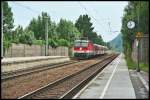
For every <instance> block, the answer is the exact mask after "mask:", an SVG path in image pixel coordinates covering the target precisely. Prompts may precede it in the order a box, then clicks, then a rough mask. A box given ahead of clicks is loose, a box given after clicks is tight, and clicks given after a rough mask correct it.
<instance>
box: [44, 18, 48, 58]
mask: <svg viewBox="0 0 150 100" xmlns="http://www.w3.org/2000/svg"><path fill="white" fill-rule="evenodd" d="M44 18H45V19H46V20H45V41H46V44H45V56H48V17H44Z"/></svg>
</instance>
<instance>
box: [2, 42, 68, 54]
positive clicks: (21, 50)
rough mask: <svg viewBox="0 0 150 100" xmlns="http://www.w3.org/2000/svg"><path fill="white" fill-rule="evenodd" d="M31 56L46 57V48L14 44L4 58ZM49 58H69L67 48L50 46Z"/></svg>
mask: <svg viewBox="0 0 150 100" xmlns="http://www.w3.org/2000/svg"><path fill="white" fill-rule="evenodd" d="M29 56H45V46H44V45H43V46H40V45H31V46H30V45H26V44H14V43H13V44H12V46H11V47H10V48H9V49H8V50H7V51H6V52H5V54H4V57H29ZM48 56H68V48H67V47H57V48H52V47H51V46H49V49H48Z"/></svg>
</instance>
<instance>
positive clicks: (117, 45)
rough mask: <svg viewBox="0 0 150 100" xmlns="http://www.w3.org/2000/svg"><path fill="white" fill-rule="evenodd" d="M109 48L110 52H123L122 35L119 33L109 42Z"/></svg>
mask: <svg viewBox="0 0 150 100" xmlns="http://www.w3.org/2000/svg"><path fill="white" fill-rule="evenodd" d="M108 43H109V46H110V47H111V49H112V50H115V51H117V52H122V51H123V47H122V44H123V41H122V34H121V33H120V34H119V35H118V36H117V37H116V38H114V39H113V40H111V41H109V42H108Z"/></svg>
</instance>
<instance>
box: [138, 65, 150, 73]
mask: <svg viewBox="0 0 150 100" xmlns="http://www.w3.org/2000/svg"><path fill="white" fill-rule="evenodd" d="M139 67H140V69H141V70H143V71H145V72H148V73H149V65H148V64H145V63H140V64H139Z"/></svg>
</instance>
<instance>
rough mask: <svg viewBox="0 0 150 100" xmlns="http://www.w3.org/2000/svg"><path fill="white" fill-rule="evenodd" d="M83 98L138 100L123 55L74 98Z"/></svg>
mask: <svg viewBox="0 0 150 100" xmlns="http://www.w3.org/2000/svg"><path fill="white" fill-rule="evenodd" d="M83 98H94V99H103V98H104V99H106V98H112V99H115V98H116V99H120V98H123V99H129V98H131V99H132V98H136V96H135V91H134V88H133V85H132V82H131V80H130V76H129V71H128V68H127V65H126V62H125V59H124V55H123V54H120V55H119V56H118V57H117V58H116V59H115V60H113V62H111V63H110V64H109V65H108V66H107V67H106V68H104V70H103V71H102V72H101V73H100V74H98V75H97V76H96V77H95V78H94V79H93V80H92V81H91V82H89V84H87V85H86V86H85V87H84V88H83V89H82V90H81V91H80V92H79V93H78V94H76V95H75V96H74V97H73V99H83Z"/></svg>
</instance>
